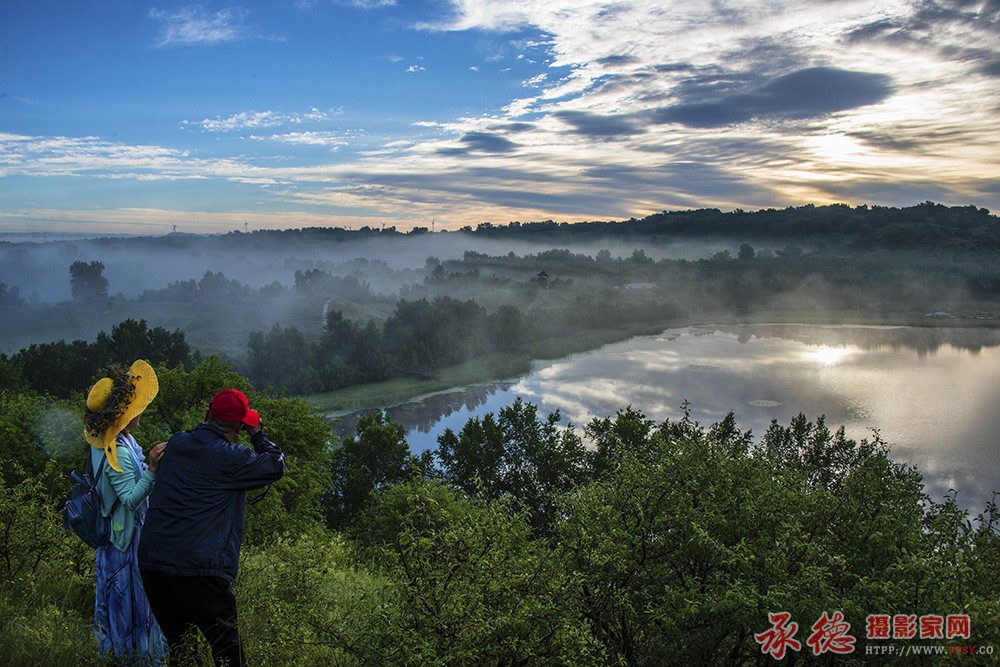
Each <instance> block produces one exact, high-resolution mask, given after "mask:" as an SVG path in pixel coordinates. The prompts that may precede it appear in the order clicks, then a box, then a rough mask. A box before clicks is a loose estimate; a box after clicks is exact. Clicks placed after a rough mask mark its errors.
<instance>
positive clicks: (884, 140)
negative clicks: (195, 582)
mask: <svg viewBox="0 0 1000 667" xmlns="http://www.w3.org/2000/svg"><path fill="white" fill-rule="evenodd" d="M0 47H2V50H0V234H4V233H6V234H10V233H14V234H17V233H24V232H32V233H60V232H62V233H83V234H145V235H161V234H166V233H169V232H171V231H178V232H191V233H217V232H218V233H222V232H228V231H232V230H235V229H239V230H249V231H253V230H255V229H283V228H301V227H314V226H329V227H343V228H349V229H358V228H360V227H363V226H368V227H372V228H384V227H395V228H396V229H397V230H399V231H408V230H410V229H412V228H414V227H425V228H428V229H430V230H432V231H442V230H446V229H459V228H461V227H464V226H471V227H473V228H474V227H476V226H477V225H479V224H481V223H483V222H491V223H493V224H506V223H508V222H511V221H522V222H531V221H539V220H556V221H566V222H576V221H581V220H625V219H628V218H631V217H637V218H640V217H643V216H645V215H649V214H651V213H656V212H659V211H663V210H684V209H692V208H719V209H722V210H733V209H735V208H742V209H746V210H758V209H761V208H772V207H773V208H784V207H786V206H800V205H803V204H810V203H811V204H817V205H823V204H829V203H846V204H850V205H860V204H878V205H887V206H910V205H914V204H918V203H921V202H923V201H934V202H938V203H942V204H947V205H961V206H965V205H974V206H978V207H985V208H988V209H990V210H991V211H993V212H996V211H997V210H1000V0H974V1H973V0H887V1H881V0H863V1H862V0H822V1H818V0H707V1H702V0H613V1H607V0H441V1H438V0H416V1H414V2H411V1H409V0H266V1H263V0H261V1H252V2H250V1H243V2H236V3H230V2H221V3H213V2H202V3H200V4H189V3H185V2H166V1H160V0H153V1H152V2H150V1H149V0H146V1H143V2H138V1H132V0H74V1H73V2H65V0H0Z"/></svg>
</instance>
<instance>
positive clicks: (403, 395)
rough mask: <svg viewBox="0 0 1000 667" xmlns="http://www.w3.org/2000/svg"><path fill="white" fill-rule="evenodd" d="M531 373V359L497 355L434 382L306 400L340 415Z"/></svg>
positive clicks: (389, 383) (398, 381) (372, 386)
mask: <svg viewBox="0 0 1000 667" xmlns="http://www.w3.org/2000/svg"><path fill="white" fill-rule="evenodd" d="M530 371H531V359H530V358H529V357H528V356H522V355H510V354H494V355H490V356H487V357H481V358H479V359H474V360H472V361H467V362H465V363H464V364H458V365H456V366H449V367H447V368H443V369H441V370H440V371H439V372H438V373H437V375H435V376H434V377H433V378H431V379H421V378H414V377H401V378H394V379H392V380H385V381H383V382H371V383H368V384H362V385H357V386H354V387H348V388H346V389H339V390H337V391H331V392H326V393H322V394H312V395H310V396H306V397H305V400H306V402H307V403H309V405H311V406H312V407H313V408H314V409H316V410H317V411H319V412H322V413H324V414H329V415H333V416H338V415H341V414H347V413H350V412H354V411H355V410H360V409H362V408H370V407H375V406H382V407H385V406H390V405H397V404H399V403H405V402H406V401H408V400H411V399H413V398H416V397H418V396H425V395H427V394H433V393H436V392H439V391H446V390H448V389H453V388H454V387H461V386H465V385H469V384H476V383H480V382H490V381H493V380H499V379H504V378H512V377H517V376H520V375H525V374H526V373H528V372H530Z"/></svg>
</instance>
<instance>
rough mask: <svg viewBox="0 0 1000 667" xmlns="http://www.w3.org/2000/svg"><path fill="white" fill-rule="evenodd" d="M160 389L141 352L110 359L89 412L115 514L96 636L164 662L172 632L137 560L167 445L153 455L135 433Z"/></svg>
mask: <svg viewBox="0 0 1000 667" xmlns="http://www.w3.org/2000/svg"><path fill="white" fill-rule="evenodd" d="M158 389H159V384H158V382H157V380H156V373H155V372H154V371H153V368H152V367H151V366H150V365H149V363H147V362H146V361H143V360H142V359H140V360H138V361H136V362H135V363H134V364H132V366H131V368H126V367H125V366H124V365H123V364H117V365H112V366H109V367H108V368H107V369H105V374H104V377H102V378H101V379H100V380H98V381H97V382H95V383H94V385H93V386H92V387H91V388H90V391H89V392H88V394H87V411H86V414H85V415H84V430H83V435H84V438H85V439H86V440H87V442H88V443H89V444H90V445H91V450H90V462H91V465H92V467H93V469H94V470H95V471H96V470H101V473H100V476H99V478H98V480H97V483H98V484H99V485H100V489H101V501H102V507H101V510H102V512H103V514H104V515H105V516H108V517H109V518H110V519H111V542H110V543H109V544H105V545H103V546H100V547H98V548H97V555H96V570H97V587H96V591H95V598H94V636H95V637H96V638H97V642H98V648H99V650H100V651H101V653H105V654H110V655H113V656H114V657H115V659H116V661H124V662H125V663H128V664H140V665H148V664H156V665H159V664H162V663H163V662H164V661H165V659H166V640H165V639H164V637H163V633H162V632H161V631H160V627H159V625H157V623H156V619H155V618H153V615H152V613H151V612H150V611H149V603H148V602H147V600H146V593H145V591H143V588H142V579H141V577H140V575H139V566H138V562H137V560H136V547H137V545H138V543H139V532H140V531H141V530H142V523H143V520H144V518H145V516H146V508H147V506H148V502H147V500H146V499H147V497H148V496H149V494H150V492H151V491H152V490H153V483H154V482H155V481H156V471H157V469H158V468H159V465H160V458H161V457H162V456H163V449H164V447H165V446H166V445H165V443H160V444H158V445H156V446H155V447H153V448H152V449H151V450H150V452H149V461H148V463H147V462H146V458H145V457H144V456H143V453H142V448H141V447H140V446H139V443H137V442H136V440H135V438H134V437H133V436H132V430H134V429H135V428H136V426H138V424H139V415H141V414H142V412H143V410H145V409H146V407H147V406H148V405H149V404H150V403H151V402H152V401H153V398H155V397H156V392H157V391H158ZM105 458H106V459H107V461H106V464H105V465H104V466H103V467H102V466H101V463H102V460H103V459H105Z"/></svg>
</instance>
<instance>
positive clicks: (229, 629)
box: [140, 570, 247, 667]
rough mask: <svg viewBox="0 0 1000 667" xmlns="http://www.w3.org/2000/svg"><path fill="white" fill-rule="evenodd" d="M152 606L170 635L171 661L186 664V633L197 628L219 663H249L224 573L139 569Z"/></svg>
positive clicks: (234, 666) (235, 666)
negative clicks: (182, 573) (191, 574)
mask: <svg viewBox="0 0 1000 667" xmlns="http://www.w3.org/2000/svg"><path fill="white" fill-rule="evenodd" d="M140 572H141V574H142V586H143V588H145V589H146V597H147V598H148V599H149V608H150V610H151V611H152V612H153V616H155V617H156V621H157V623H159V624H160V629H162V630H163V634H164V635H165V636H166V638H167V646H168V648H169V651H170V662H171V664H187V663H186V662H185V661H184V658H183V657H182V653H183V651H184V649H185V646H186V645H187V646H190V644H188V643H187V642H185V640H184V635H185V634H186V633H187V632H188V631H189V630H191V628H193V627H194V628H198V629H199V630H201V633H202V634H203V635H205V639H207V640H208V643H209V645H210V646H211V647H212V659H213V660H215V664H216V665H229V667H246V664H247V663H246V656H245V655H244V654H243V645H242V644H241V643H240V630H239V627H238V626H237V625H236V595H235V594H234V593H233V587H232V584H231V583H230V582H229V581H227V580H226V579H223V578H222V577H207V576H206V577H182V576H178V575H173V574H166V573H164V572H155V571H153V570H140Z"/></svg>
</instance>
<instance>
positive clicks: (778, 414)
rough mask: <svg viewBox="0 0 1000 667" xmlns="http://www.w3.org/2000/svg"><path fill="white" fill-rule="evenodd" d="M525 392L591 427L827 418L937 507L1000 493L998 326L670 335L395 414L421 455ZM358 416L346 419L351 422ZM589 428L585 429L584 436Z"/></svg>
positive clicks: (757, 426)
mask: <svg viewBox="0 0 1000 667" xmlns="http://www.w3.org/2000/svg"><path fill="white" fill-rule="evenodd" d="M516 397H521V398H523V399H524V400H525V401H527V402H531V403H534V404H535V405H537V406H538V407H539V412H540V413H541V414H547V413H549V412H552V411H554V410H559V412H560V414H561V416H562V419H563V423H564V424H565V423H567V422H570V423H572V424H573V425H575V426H577V427H582V426H583V425H585V424H586V423H587V422H589V421H590V420H591V419H592V418H594V417H607V416H612V417H613V416H614V415H615V413H616V412H617V411H619V410H620V409H622V408H624V407H626V406H628V405H631V406H632V407H633V408H635V409H637V410H639V411H641V412H642V413H643V414H644V415H645V416H646V417H648V418H650V419H653V420H655V421H662V420H664V419H679V418H680V417H682V416H683V407H682V406H683V405H684V404H685V402H687V404H688V410H689V412H690V415H691V417H692V418H693V419H696V420H697V421H699V422H700V423H702V424H703V425H706V426H708V425H710V424H712V423H714V422H717V421H719V420H720V419H722V418H723V417H724V416H725V415H726V414H727V413H728V412H730V411H731V412H733V413H734V414H735V416H736V419H737V422H738V424H739V427H740V428H741V429H743V430H750V431H752V432H753V434H754V435H755V437H759V436H760V435H761V434H763V432H764V431H765V430H766V429H767V427H768V425H769V424H770V422H771V420H772V419H777V420H778V422H779V423H780V424H783V425H787V424H788V423H789V422H790V420H791V419H792V418H793V417H794V416H795V415H797V414H798V413H800V412H801V413H804V414H805V415H806V416H807V417H809V418H810V419H815V418H816V417H818V416H820V415H825V417H826V423H827V425H828V426H829V427H830V428H831V430H834V429H836V428H837V427H839V426H840V425H843V426H844V427H845V431H846V433H847V436H848V437H851V438H854V439H861V438H865V437H868V438H871V436H872V431H873V429H877V430H878V432H879V433H880V434H881V437H882V439H883V440H885V441H886V442H888V443H889V444H890V447H891V452H892V456H893V458H894V459H896V460H898V461H903V462H906V463H910V464H916V465H917V466H918V467H919V468H920V470H921V472H922V473H923V475H924V482H925V485H926V487H927V491H928V493H930V495H931V497H932V498H934V499H935V500H940V499H941V497H942V496H943V495H944V494H946V493H947V492H948V490H949V489H958V490H959V495H958V500H959V502H960V504H961V505H963V506H965V507H967V508H969V509H970V510H971V511H972V512H973V514H975V513H976V512H979V511H981V510H982V509H983V506H984V503H985V502H986V500H988V499H989V497H990V493H991V492H992V491H993V490H994V489H997V490H1000V463H998V454H1000V446H998V444H1000V435H998V434H1000V410H998V409H997V408H998V406H1000V330H997V329H980V328H914V327H856V326H852V327H846V326H843V327H817V326H804V325H801V326H800V325H752V326H739V327H712V328H707V327H691V328H684V329H671V330H667V331H665V332H663V333H662V334H660V335H656V336H644V337H638V338H634V339H631V340H628V341H625V342H621V343H616V344H612V345H608V346H605V347H603V348H600V349H598V350H594V351H591V352H586V353H581V354H575V355H571V356H569V357H566V358H564V359H560V360H557V361H548V362H538V363H536V364H535V366H534V368H533V370H532V372H531V373H530V374H529V375H527V376H524V377H522V378H519V379H517V380H514V381H511V382H503V383H496V384H491V385H482V386H473V387H464V388H462V389H460V390H455V391H450V392H446V393H442V394H436V395H433V396H428V397H424V398H423V399H421V400H419V401H414V402H411V403H407V404H404V405H400V406H396V407H393V408H389V409H388V410H387V411H386V412H387V416H388V417H389V418H390V419H392V420H393V421H395V422H397V423H400V424H402V425H404V426H405V427H406V428H407V429H408V433H407V441H408V442H409V443H410V447H411V449H412V450H413V451H415V452H419V451H422V450H425V449H434V448H436V447H437V436H438V435H439V434H440V433H442V432H443V431H444V430H445V428H451V429H453V430H454V431H456V432H457V431H458V430H460V429H461V427H462V426H463V425H464V424H465V422H466V421H468V420H469V419H470V418H472V417H481V416H483V415H485V414H486V413H488V412H492V413H494V414H495V413H497V412H499V410H500V409H501V408H503V407H504V406H506V405H509V404H511V403H513V401H514V400H515V398H516ZM351 423H352V420H350V419H347V420H345V425H350V424H351ZM579 430H580V432H581V433H582V429H579Z"/></svg>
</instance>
